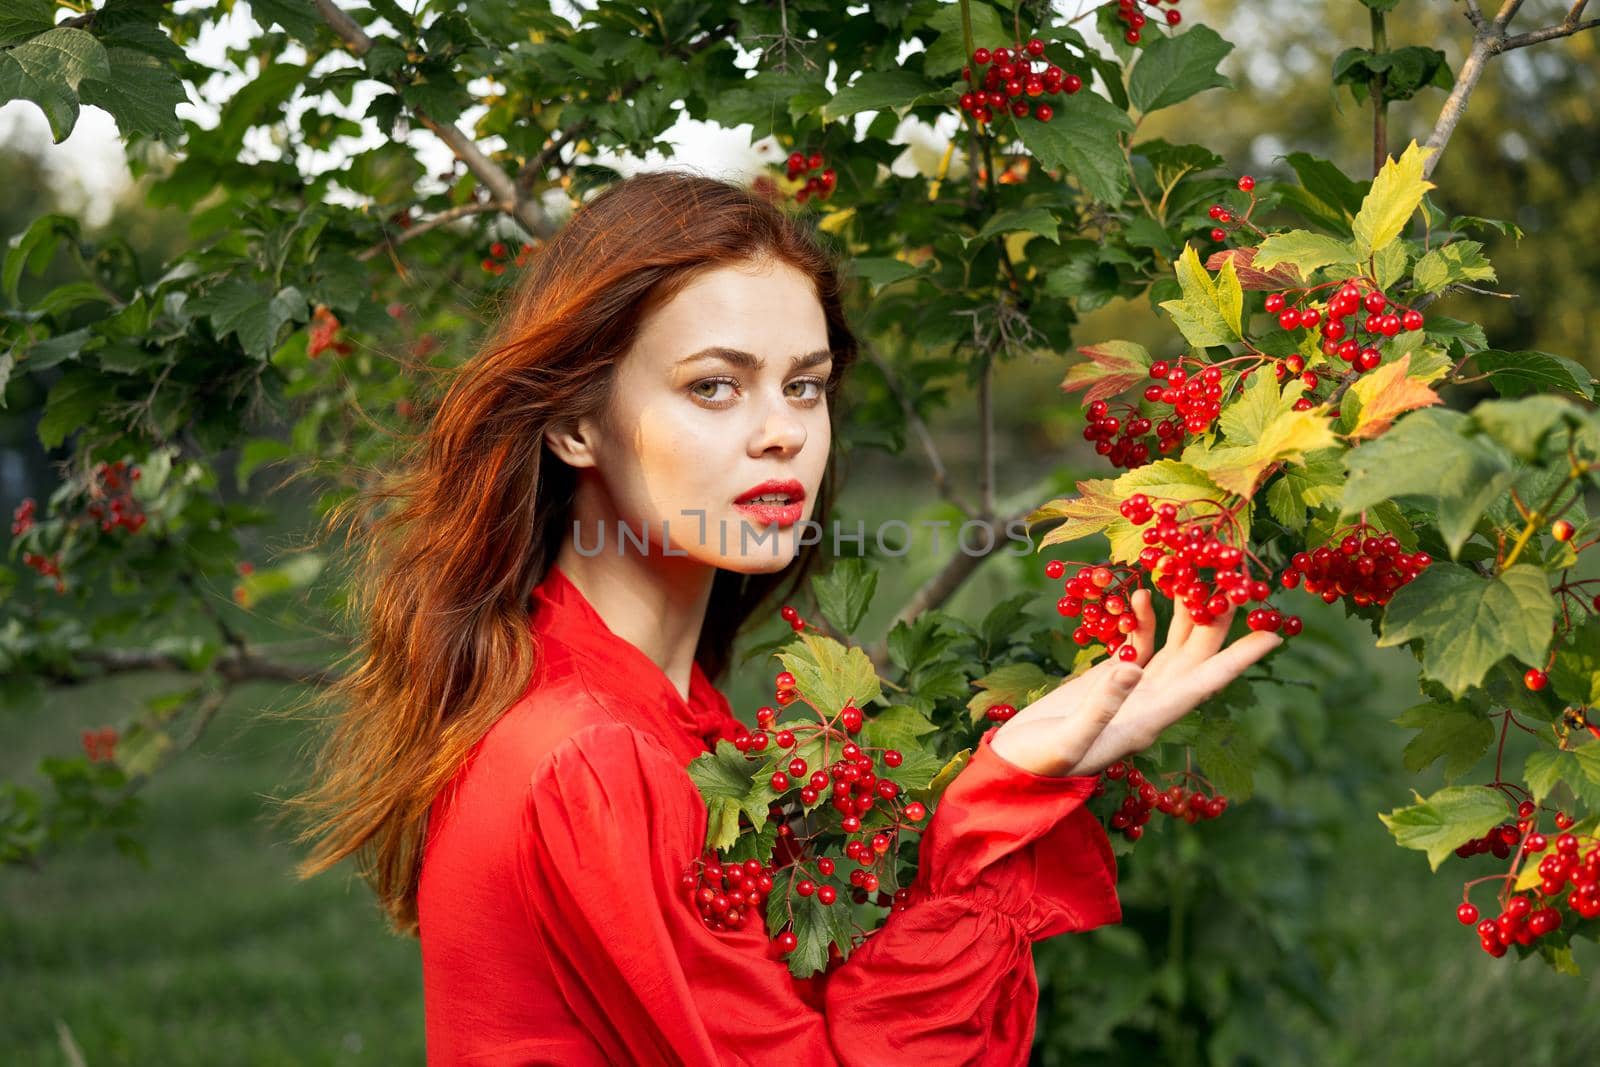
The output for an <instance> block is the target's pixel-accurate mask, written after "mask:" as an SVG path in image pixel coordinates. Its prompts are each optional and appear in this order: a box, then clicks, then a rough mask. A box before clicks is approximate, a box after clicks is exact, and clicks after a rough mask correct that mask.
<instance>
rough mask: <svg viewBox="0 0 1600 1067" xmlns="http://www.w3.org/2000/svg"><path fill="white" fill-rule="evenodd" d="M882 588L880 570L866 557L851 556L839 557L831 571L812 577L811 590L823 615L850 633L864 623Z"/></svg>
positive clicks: (842, 631) (841, 631) (840, 629)
mask: <svg viewBox="0 0 1600 1067" xmlns="http://www.w3.org/2000/svg"><path fill="white" fill-rule="evenodd" d="M877 588H878V572H877V571H876V570H872V569H869V568H868V566H867V563H866V561H865V560H863V559H861V558H860V557H858V556H851V557H847V558H844V559H841V560H839V561H838V562H836V563H834V565H833V566H832V567H831V568H829V570H828V573H827V574H824V575H822V576H820V577H818V578H815V579H813V580H812V583H811V591H812V592H813V593H815V594H816V597H817V605H818V607H820V608H821V609H822V614H823V617H824V618H826V619H827V620H828V622H829V623H830V624H832V626H833V628H834V629H836V630H838V631H839V632H840V633H841V634H845V635H849V634H853V633H855V631H856V627H857V626H860V625H861V619H862V617H863V616H864V615H866V613H867V608H868V607H869V606H870V605H871V603H872V594H873V592H874V591H875V590H876V589H877Z"/></svg>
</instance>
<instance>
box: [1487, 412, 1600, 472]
mask: <svg viewBox="0 0 1600 1067" xmlns="http://www.w3.org/2000/svg"><path fill="white" fill-rule="evenodd" d="M1469 418H1470V420H1471V423H1472V424H1473V425H1475V426H1477V427H1480V428H1481V429H1482V430H1483V432H1484V433H1486V434H1488V435H1489V436H1490V437H1492V438H1493V439H1494V440H1496V441H1498V442H1499V443H1500V444H1502V445H1504V446H1505V447H1506V448H1507V449H1509V450H1510V452H1511V454H1512V455H1514V456H1516V457H1517V458H1518V459H1521V460H1525V461H1527V462H1529V463H1533V462H1536V461H1537V460H1538V459H1539V458H1540V457H1541V455H1542V454H1543V452H1544V449H1545V439H1546V438H1547V437H1549V436H1550V435H1551V434H1552V433H1554V432H1556V431H1557V430H1558V429H1559V428H1561V427H1571V428H1573V429H1577V428H1578V427H1580V426H1582V425H1583V418H1584V416H1583V413H1582V412H1581V411H1580V410H1579V409H1578V405H1576V404H1574V403H1573V402H1572V401H1570V400H1568V399H1566V398H1565V397H1560V396H1549V395H1544V396H1526V397H1522V398H1521V399H1519V400H1486V401H1484V402H1483V403H1481V404H1479V405H1478V406H1477V407H1475V408H1473V409H1472V414H1471V415H1470V416H1469ZM1562 441H1563V443H1564V442H1565V437H1563V438H1562ZM1563 465H1565V464H1563Z"/></svg>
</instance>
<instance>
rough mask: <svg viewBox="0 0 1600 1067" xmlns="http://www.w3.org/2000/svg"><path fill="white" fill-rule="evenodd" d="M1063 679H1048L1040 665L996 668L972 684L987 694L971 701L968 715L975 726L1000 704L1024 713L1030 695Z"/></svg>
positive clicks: (968, 705) (1030, 664)
mask: <svg viewBox="0 0 1600 1067" xmlns="http://www.w3.org/2000/svg"><path fill="white" fill-rule="evenodd" d="M1059 680H1060V679H1058V678H1055V677H1053V676H1052V675H1048V674H1046V673H1045V672H1044V670H1043V669H1042V668H1041V667H1040V666H1039V665H1038V664H1037V663H1029V662H1022V663H1008V664H1006V665H1005V666H1003V667H996V668H995V669H994V670H992V671H990V672H989V673H988V674H986V675H984V676H983V677H982V678H975V679H973V682H972V684H973V685H975V686H977V687H978V688H979V689H981V690H983V692H981V693H978V694H976V695H975V696H973V698H972V699H971V700H969V701H967V713H968V714H969V715H971V716H972V721H973V722H980V721H982V719H983V716H984V713H985V712H987V711H988V710H989V709H990V708H992V707H994V706H995V705H996V704H1010V705H1011V706H1012V707H1014V708H1016V709H1017V710H1018V711H1021V710H1022V709H1023V708H1025V707H1027V706H1028V699H1027V697H1028V693H1029V692H1031V691H1032V690H1035V689H1038V688H1039V687H1040V686H1046V685H1051V684H1053V683H1055V682H1058V681H1059Z"/></svg>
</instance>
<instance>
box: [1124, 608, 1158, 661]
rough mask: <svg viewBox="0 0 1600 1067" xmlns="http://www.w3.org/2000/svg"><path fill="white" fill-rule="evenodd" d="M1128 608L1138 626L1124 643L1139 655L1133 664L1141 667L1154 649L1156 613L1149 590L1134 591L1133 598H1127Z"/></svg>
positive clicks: (1148, 659)
mask: <svg viewBox="0 0 1600 1067" xmlns="http://www.w3.org/2000/svg"><path fill="white" fill-rule="evenodd" d="M1128 606H1129V607H1131V608H1132V609H1133V617H1134V618H1135V619H1138V620H1139V626H1138V629H1136V630H1134V631H1133V632H1131V633H1130V634H1128V639H1127V641H1126V643H1127V644H1131V645H1132V646H1133V647H1134V648H1135V649H1136V650H1137V651H1138V653H1139V656H1138V658H1137V659H1135V660H1134V661H1133V662H1135V663H1137V664H1139V665H1140V666H1143V665H1144V664H1146V663H1149V662H1150V653H1151V652H1153V651H1154V650H1155V647H1156V612H1155V608H1154V607H1153V606H1152V604H1151V601H1150V590H1148V589H1135V590H1134V591H1133V596H1131V597H1129V598H1128Z"/></svg>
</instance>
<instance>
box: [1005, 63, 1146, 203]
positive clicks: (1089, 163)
mask: <svg viewBox="0 0 1600 1067" xmlns="http://www.w3.org/2000/svg"><path fill="white" fill-rule="evenodd" d="M1016 128H1017V133H1018V135H1019V136H1021V138H1022V142H1023V143H1024V144H1025V145H1027V146H1028V151H1030V152H1032V153H1033V155H1034V157H1035V158H1036V159H1038V161H1039V162H1040V163H1042V164H1043V165H1044V166H1045V167H1047V168H1049V169H1051V170H1055V169H1057V168H1059V169H1062V170H1065V171H1066V172H1067V173H1068V174H1071V175H1072V176H1073V177H1074V178H1076V179H1077V180H1078V184H1079V185H1080V186H1082V188H1083V191H1084V192H1086V193H1088V194H1089V195H1090V196H1092V197H1094V199H1096V200H1098V201H1101V202H1102V203H1107V204H1120V203H1121V202H1122V198H1123V197H1124V196H1126V195H1127V193H1128V164H1127V161H1126V160H1125V159H1124V158H1123V156H1122V143H1121V141H1120V140H1119V139H1118V135H1119V134H1123V133H1132V132H1133V120H1132V119H1130V118H1128V114H1127V112H1125V111H1123V110H1121V109H1120V108H1117V107H1115V106H1113V105H1112V104H1110V103H1109V102H1107V101H1106V100H1105V99H1103V98H1101V97H1099V96H1095V95H1094V94H1092V93H1090V92H1088V91H1087V90H1085V91H1084V92H1082V93H1079V94H1078V96H1077V97H1075V98H1074V99H1073V100H1072V101H1071V106H1070V107H1063V108H1062V109H1061V110H1060V111H1058V112H1057V113H1056V114H1055V116H1054V117H1053V118H1051V120H1050V121H1049V122H1040V121H1039V120H1038V119H1034V118H1020V119H1017V120H1016Z"/></svg>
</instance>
